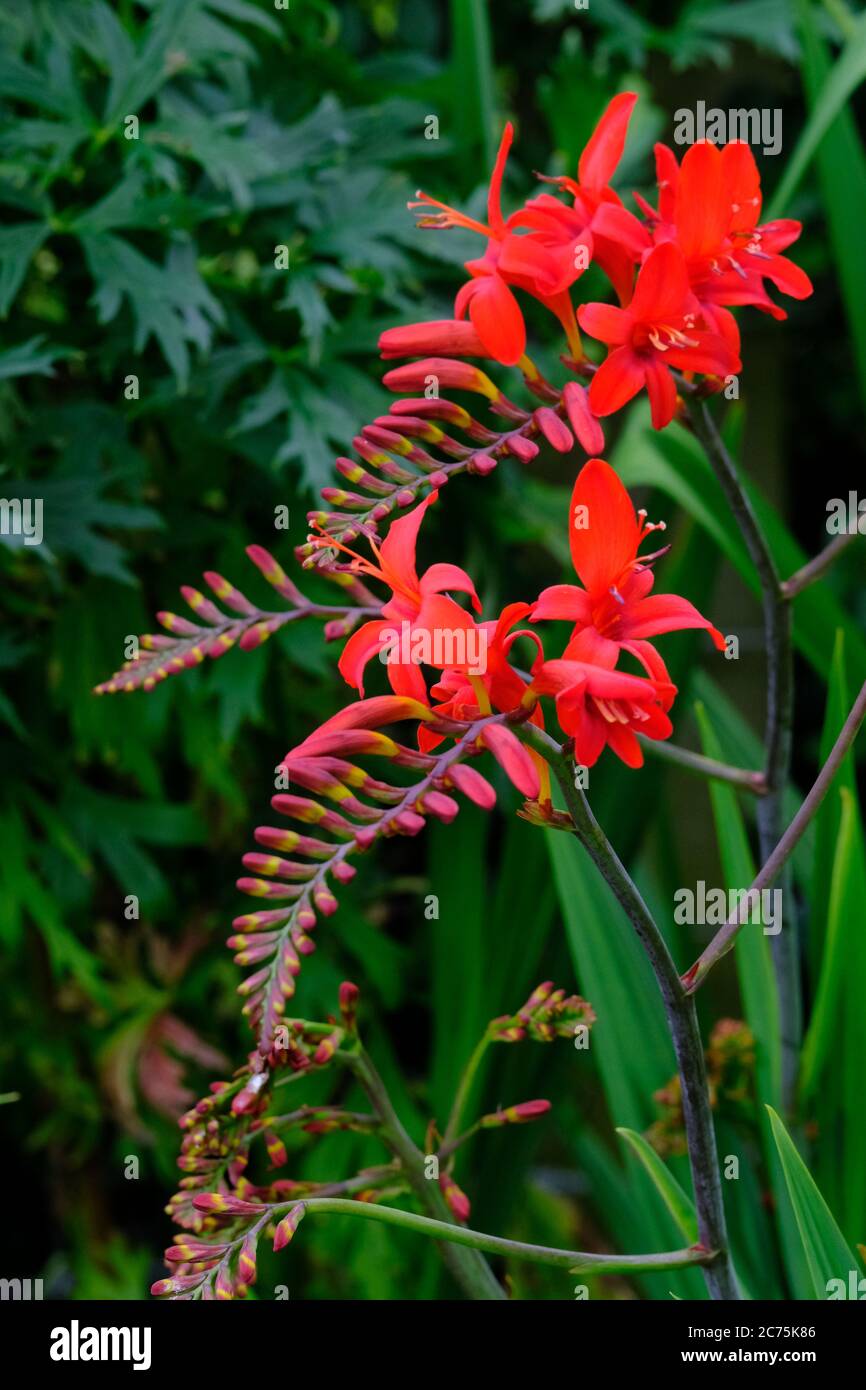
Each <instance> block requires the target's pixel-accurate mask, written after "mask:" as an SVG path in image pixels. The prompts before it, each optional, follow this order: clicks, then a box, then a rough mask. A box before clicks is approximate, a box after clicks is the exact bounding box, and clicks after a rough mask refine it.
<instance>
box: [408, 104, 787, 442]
mask: <svg viewBox="0 0 866 1390" xmlns="http://www.w3.org/2000/svg"><path fill="white" fill-rule="evenodd" d="M636 101H637V96H636V95H635V94H634V93H632V92H623V93H621V94H620V95H619V96H617V97H614V99H613V101H611V102H610V104H609V105H608V107H607V109H606V111H605V112H604V114H603V115H602V117H601V119H600V121H599V122H598V125H597V126H596V129H595V131H594V133H593V135H592V137H591V139H590V141H589V143H588V144H587V146H586V149H585V150H584V151H583V154H582V155H581V157H580V161H579V164H578V172H577V178H576V179H573V178H570V177H568V176H561V177H558V178H553V179H548V180H547V182H550V183H553V184H554V185H556V187H557V188H558V190H559V191H560V193H564V194H567V195H568V197H569V199H570V202H563V201H561V199H559V198H557V197H555V196H554V195H553V194H550V193H543V194H541V196H539V197H537V198H531V199H529V200H528V201H527V202H526V203H525V204H524V206H523V207H522V208H519V209H518V210H517V211H516V212H513V213H511V214H510V216H508V217H504V216H503V213H502V206H501V193H502V181H503V176H504V172H505V164H506V161H507V158H508V153H509V150H510V148H511V143H512V139H513V130H512V127H511V126H510V125H508V126H506V129H505V133H504V135H503V137H502V143H501V145H500V147H499V153H498V156H497V159H496V164H495V167H494V170H493V174H492V177H491V180H490V188H489V193H488V200H487V222H486V223H483V222H479V221H477V220H476V219H474V218H471V217H467V216H465V215H464V214H463V213H460V212H457V211H455V210H454V209H453V208H451V207H448V206H447V205H446V204H444V203H441V202H438V201H437V200H436V199H434V198H431V197H429V196H428V195H427V194H425V193H419V195H418V202H416V203H413V204H410V206H411V207H414V208H416V209H420V211H421V216H420V222H421V225H422V226H425V227H438V228H444V227H464V228H467V229H469V230H470V231H473V232H477V233H478V234H479V235H481V236H483V237H484V238H485V240H486V242H487V247H486V250H485V252H484V254H483V255H482V256H481V257H479V258H477V259H475V260H471V261H468V262H467V263H466V269H467V270H468V271H469V274H470V277H471V278H470V280H469V282H468V283H467V284H466V285H464V286H463V288H462V289H461V290H460V291H459V293H458V295H457V298H456V301H455V315H456V320H457V322H455V323H454V324H448V323H443V324H440V325H434V324H428V325H413V326H412V327H411V328H409V329H404V330H394V331H392V332H391V333H389V334H386V335H385V337H384V339H383V344H382V346H383V352H384V354H385V355H386V356H396V355H409V356H416V355H419V353H420V352H421V351H425V352H426V351H431V350H432V351H439V352H442V353H443V354H446V355H450V354H452V353H453V354H454V355H456V356H486V357H491V358H494V359H495V360H496V361H498V362H502V363H504V364H505V365H515V364H522V363H523V362H525V360H526V358H525V354H526V325H525V322H524V318H523V313H522V311H521V308H520V304H519V301H518V299H517V296H516V294H515V291H519V292H521V293H525V294H529V295H530V296H531V297H532V298H533V299H535V300H537V301H538V302H539V303H540V304H542V305H544V307H545V308H546V309H548V310H549V311H550V312H551V313H553V314H555V316H556V317H557V319H558V320H559V322H560V323H561V325H562V328H563V330H564V332H565V336H566V340H567V343H568V347H569V351H570V354H571V361H572V364H573V365H574V366H577V367H580V366H581V365H583V364H584V363H585V353H584V349H583V344H582V341H581V337H580V332H579V328H580V329H583V331H584V332H585V333H587V334H588V335H589V336H590V337H591V338H596V339H598V340H599V341H600V342H602V343H604V344H605V345H606V346H607V348H608V355H607V358H606V359H605V361H604V362H603V363H602V365H601V366H600V367H599V369H598V371H596V372H595V373H594V375H593V380H592V384H591V386H590V392H589V400H590V405H591V408H592V412H593V414H594V415H596V416H601V417H603V416H606V415H611V414H612V413H613V412H614V411H616V410H619V409H620V408H621V407H622V406H623V405H625V404H626V403H627V402H628V401H630V400H631V399H632V398H633V397H634V396H635V395H637V393H638V392H639V391H641V390H643V389H644V388H646V391H647V394H648V396H649V400H650V405H651V408H652V421H653V424H654V426H655V427H656V428H657V429H662V428H663V427H664V426H665V425H667V424H669V423H670V421H671V420H672V419H673V417H674V415H675V413H676V409H677V386H676V382H675V380H674V377H673V375H672V373H671V368H674V369H677V370H679V371H682V372H685V373H688V374H689V375H693V374H694V375H699V376H702V377H704V378H705V379H706V381H707V385H708V388H709V389H716V386H717V385H720V384H722V383H723V382H724V379H725V378H726V377H729V376H731V375H733V374H735V373H737V372H739V370H740V366H741V363H740V337H739V330H738V328H737V324H736V321H735V319H734V317H733V315H732V313H731V312H730V310H731V306H736V305H753V306H755V307H756V308H758V309H761V310H763V311H764V312H766V313H769V314H772V315H773V316H774V317H776V318H784V317H785V313H784V310H782V309H780V308H779V307H778V306H777V305H776V304H775V303H774V302H773V300H772V299H771V298H770V295H769V293H768V290H767V283H766V282H767V281H769V282H770V284H772V285H775V287H776V288H777V289H779V290H781V291H782V293H783V294H787V295H790V296H791V297H793V298H795V299H803V298H805V297H806V296H807V295H809V294H811V292H812V286H811V284H810V282H809V278H808V276H807V275H806V274H805V273H804V272H803V271H802V270H800V269H799V267H798V266H796V265H794V264H793V263H792V262H791V261H789V260H787V259H786V258H785V257H784V256H782V255H781V254H780V253H781V252H782V251H784V250H785V249H786V248H787V247H788V246H790V245H791V243H792V242H794V241H796V239H797V237H798V236H799V234H800V224H799V223H798V222H794V221H791V220H782V221H776V222H768V223H764V224H763V225H762V224H760V222H759V217H760V213H761V186H760V176H759V174H758V168H757V165H756V163H755V159H754V156H753V154H752V152H751V149H750V148H749V146H748V145H747V144H745V143H742V142H739V141H735V142H732V143H731V144H729V145H726V146H725V147H724V148H723V149H719V148H718V147H717V146H715V145H712V144H709V143H707V142H706V141H701V142H699V143H697V144H695V145H693V146H691V147H690V148H689V150H688V151H687V152H686V154H685V156H684V158H683V161H682V165H681V166H680V165H678V164H677V160H676V156H675V155H674V153H673V151H672V150H670V149H669V148H668V147H667V146H665V145H657V146H656V169H657V175H658V189H659V200H658V207H657V208H653V207H652V206H651V205H650V204H649V203H648V202H647V201H646V200H645V199H644V198H642V197H640V195H637V194H636V195H635V201H636V204H637V206H638V208H639V210H640V212H641V213H642V214H643V219H641V218H639V217H637V216H636V215H635V214H634V213H632V212H630V211H628V209H627V208H625V207H624V206H623V204H622V202H621V200H620V198H619V196H618V195H617V194H616V193H615V192H614V190H613V189H612V188H611V180H612V179H613V177H614V175H615V173H616V169H617V165H618V164H619V161H620V158H621V156H622V152H623V147H624V144H625V138H626V133H627V129H628V123H629V119H630V117H631V113H632V110H633V108H634V105H635V102H636ZM593 263H594V264H596V265H598V266H599V267H600V269H601V270H602V271H603V272H604V274H605V275H606V276H607V278H608V279H609V281H610V283H611V286H612V288H613V290H614V293H615V294H616V296H617V299H618V300H619V304H618V305H616V306H615V305H611V304H603V303H587V304H583V305H581V306H580V307H579V308H578V309H577V311H576V312H575V308H574V303H573V300H572V295H571V290H572V287H573V286H574V285H575V284H576V282H577V281H578V280H579V279H580V278H581V276H582V275H583V274H584V272H585V271H586V270H587V269H588V267H589V266H590V265H591V264H593ZM467 314H468V317H469V322H470V324H471V329H472V330H474V333H473V334H471V335H469V334H465V333H461V332H460V331H459V323H460V321H461V320H463V319H464V317H465V316H466V315H467ZM578 325H579V327H578ZM437 329H438V332H437V331H436V330H437ZM425 330H426V331H425Z"/></svg>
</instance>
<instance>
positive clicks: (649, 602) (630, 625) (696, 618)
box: [620, 594, 725, 652]
mask: <svg viewBox="0 0 866 1390" xmlns="http://www.w3.org/2000/svg"><path fill="white" fill-rule="evenodd" d="M694 627H702V628H706V630H707V632H709V634H710V636H711V637H712V639H713V642H714V643H715V645H716V647H717V648H718V650H719V651H721V652H723V651H724V650H725V639H724V637H723V636H722V634H721V633H720V632H719V630H718V628H716V627H713V625H712V623H711V622H710V621H709V620H708V619H707V618H704V617H702V615H701V614H700V613H699V612H698V610H697V608H695V606H694V604H693V603H689V601H688V599H686V598H679V596H678V595H676V594H651V595H650V597H649V598H644V599H641V600H640V601H639V602H638V603H634V604H630V605H629V607H628V608H627V610H626V611H625V613H624V614H623V617H622V621H621V625H620V631H621V633H622V636H623V638H624V639H626V638H628V639H635V638H641V637H658V636H659V635H660V634H661V633H663V632H680V631H682V630H683V629H684V628H694Z"/></svg>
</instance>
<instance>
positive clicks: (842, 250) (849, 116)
mask: <svg viewBox="0 0 866 1390" xmlns="http://www.w3.org/2000/svg"><path fill="white" fill-rule="evenodd" d="M799 18H800V27H801V30H802V33H803V48H804V53H803V81H804V84H805V87H806V94H807V98H808V101H809V105H810V106H811V108H812V111H813V116H814V114H815V113H816V112H817V110H818V106H819V105H820V103H821V100H822V94H823V93H825V92H827V91H828V90H829V85H830V82H831V81H832V77H830V78H828V73H829V71H830V57H829V54H828V52H827V49H826V46H825V45H824V43H823V42H822V40H821V36H820V34H819V33H818V26H817V22H816V20H817V17H816V15H815V11H814V9H813V7H812V6H811V5H807V4H800V6H799ZM857 24H858V28H857V30H856V32H857V33H858V34H859V35H860V36H861V37H860V41H861V43H864V42H866V40H864V36H866V16H863V17H862V18H861V19H860V20H858V21H857ZM840 62H841V60H840ZM834 71H838V67H837V68H836V69H834ZM817 173H818V182H819V185H820V188H821V194H822V198H823V202H824V208H825V210H826V216H827V226H828V229H829V233H830V245H831V249H832V257H833V262H834V264H835V266H836V268H837V273H838V277H839V283H840V286H841V290H842V298H843V302H844V305H845V315H846V318H847V320H848V331H849V333H850V335H851V342H852V344H853V348H854V356H855V358H856V362H857V378H858V382H859V386H860V399H861V402H862V404H863V407H864V408H866V319H864V316H863V304H864V303H866V260H864V258H863V256H862V255H861V254H860V251H859V243H860V235H861V229H862V228H863V226H864V225H866V152H864V149H863V144H862V142H861V139H860V135H859V132H858V129H857V125H856V123H855V120H854V115H853V112H852V111H851V110H850V109H848V108H847V107H843V108H841V109H840V111H839V113H838V115H837V116H836V117H835V119H834V120H833V122H832V124H831V125H830V126H829V127H828V128H827V131H826V133H825V135H824V138H823V139H822V141H821V144H820V145H819V147H818V151H817ZM777 201H778V202H779V206H780V207H781V206H782V203H781V200H780V199H778V200H777Z"/></svg>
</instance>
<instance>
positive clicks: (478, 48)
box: [451, 0, 501, 173]
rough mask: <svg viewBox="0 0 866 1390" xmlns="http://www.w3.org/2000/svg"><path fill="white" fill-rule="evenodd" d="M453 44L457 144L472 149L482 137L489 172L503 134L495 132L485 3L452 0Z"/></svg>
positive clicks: (487, 14)
mask: <svg viewBox="0 0 866 1390" xmlns="http://www.w3.org/2000/svg"><path fill="white" fill-rule="evenodd" d="M451 42H452V58H451V78H452V83H453V89H452V90H453V97H454V107H455V127H456V135H457V143H458V146H459V147H460V148H461V149H462V150H466V149H470V150H471V149H473V148H474V147H475V145H476V142H477V141H478V139H479V136H480V139H481V149H482V153H483V156H484V165H485V173H487V172H489V170H490V169H492V167H493V160H494V157H495V155H496V146H497V143H498V139H499V135H500V133H501V132H500V131H498V130H496V129H495V126H496V90H495V76H494V71H493V50H492V43H491V38H490V19H489V11H488V7H487V5H486V4H485V0H451Z"/></svg>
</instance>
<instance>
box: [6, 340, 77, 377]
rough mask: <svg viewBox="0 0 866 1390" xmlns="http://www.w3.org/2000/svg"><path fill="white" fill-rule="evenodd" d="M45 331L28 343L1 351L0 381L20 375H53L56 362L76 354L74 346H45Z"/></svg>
mask: <svg viewBox="0 0 866 1390" xmlns="http://www.w3.org/2000/svg"><path fill="white" fill-rule="evenodd" d="M44 342H45V335H44V333H40V334H38V335H37V337H35V338H29V339H28V340H27V342H26V343H19V344H18V345H17V346H16V347H11V348H6V350H5V351H4V352H0V381H9V380H10V379H11V378H12V377H19V376H53V375H54V363H55V362H62V361H63V360H64V359H65V358H67V357H72V356H74V353H73V350H72V348H65V347H61V346H60V345H59V344H57V345H51V346H49V347H43V346H42V344H43V343H44Z"/></svg>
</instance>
